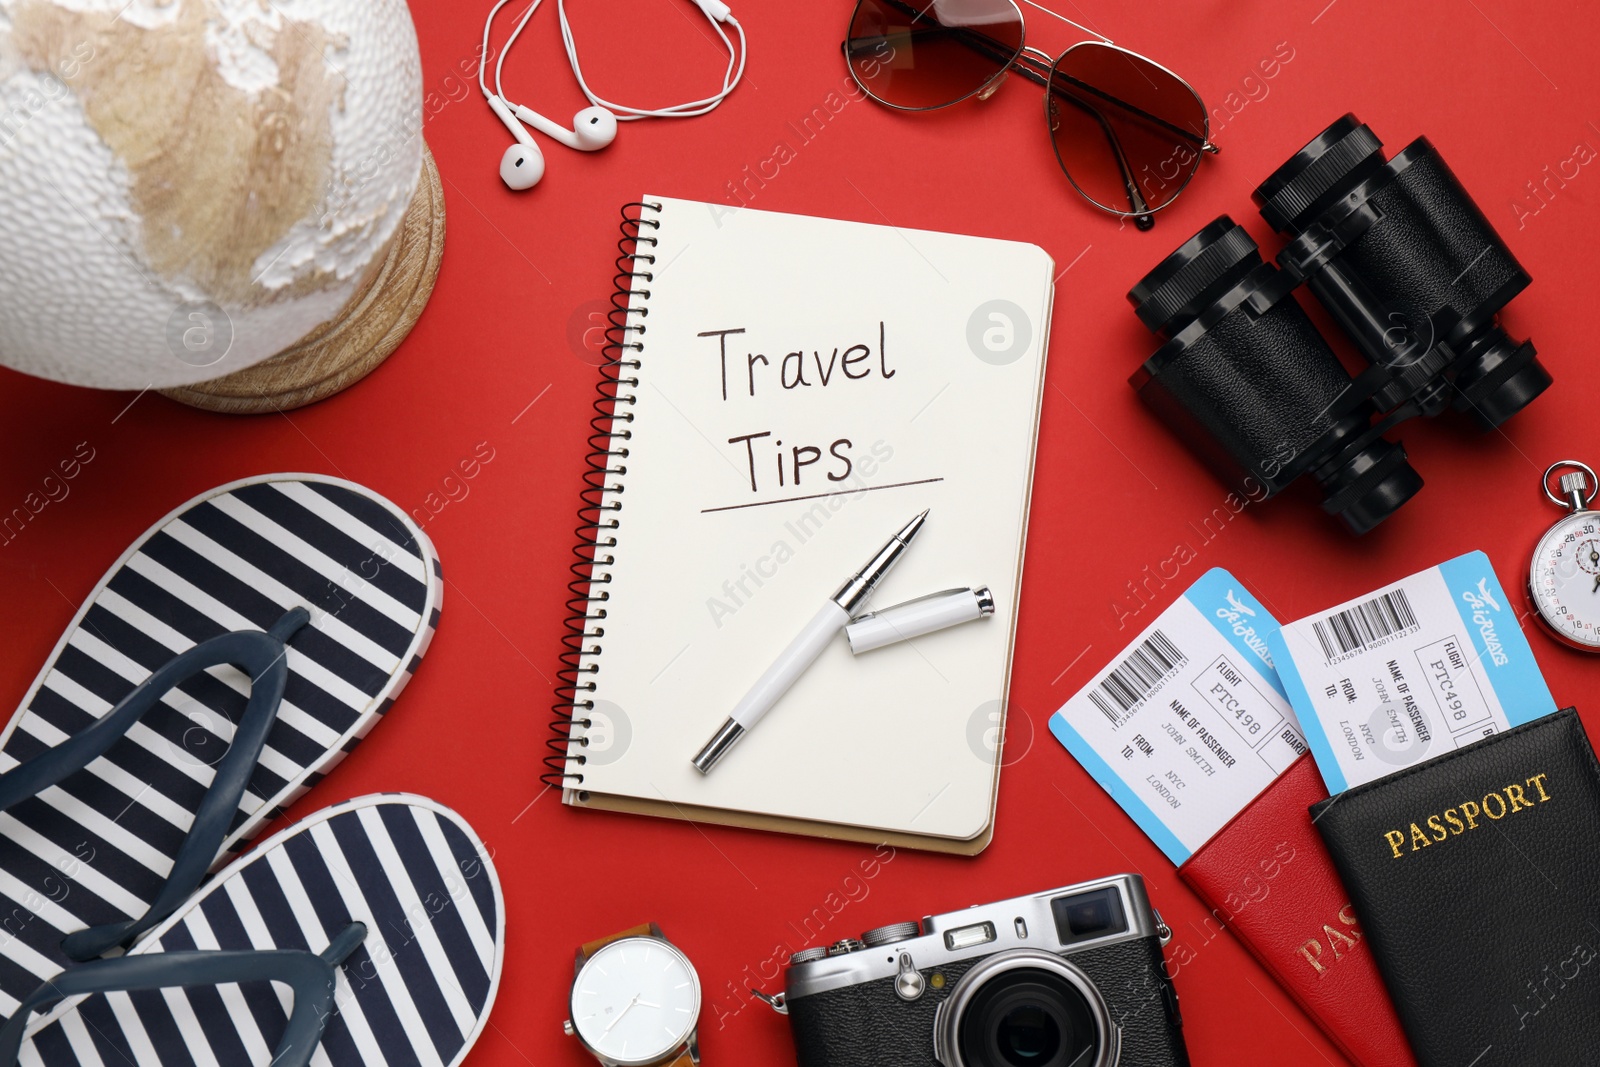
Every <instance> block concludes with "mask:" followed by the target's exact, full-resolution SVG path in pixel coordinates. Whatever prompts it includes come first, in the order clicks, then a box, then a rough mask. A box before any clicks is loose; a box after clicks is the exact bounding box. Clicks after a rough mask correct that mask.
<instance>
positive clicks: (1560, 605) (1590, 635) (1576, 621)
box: [1528, 511, 1600, 652]
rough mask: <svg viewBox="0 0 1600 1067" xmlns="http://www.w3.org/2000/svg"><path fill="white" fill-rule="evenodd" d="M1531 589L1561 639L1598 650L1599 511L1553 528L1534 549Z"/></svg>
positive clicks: (1543, 615)
mask: <svg viewBox="0 0 1600 1067" xmlns="http://www.w3.org/2000/svg"><path fill="white" fill-rule="evenodd" d="M1528 586H1529V589H1530V590H1531V591H1532V593H1533V606H1534V608H1535V609H1536V610H1537V611H1538V612H1539V617H1540V618H1542V619H1543V620H1544V621H1545V623H1546V624H1547V625H1548V626H1549V627H1550V628H1551V629H1552V630H1554V631H1555V633H1556V636H1557V637H1560V638H1561V639H1562V640H1564V641H1566V642H1567V643H1568V644H1571V645H1575V646H1577V647H1578V648H1583V649H1587V650H1589V651H1591V652H1600V512H1597V511H1580V512H1577V513H1575V514H1572V515H1568V516H1567V517H1566V518H1564V519H1562V520H1561V521H1560V522H1558V523H1556V524H1555V525H1554V526H1552V527H1550V530H1549V531H1548V532H1547V533H1546V534H1545V535H1544V537H1542V538H1541V539H1540V540H1539V546H1538V547H1537V548H1535V549H1534V550H1533V566H1532V567H1531V568H1530V573H1529V575H1528Z"/></svg>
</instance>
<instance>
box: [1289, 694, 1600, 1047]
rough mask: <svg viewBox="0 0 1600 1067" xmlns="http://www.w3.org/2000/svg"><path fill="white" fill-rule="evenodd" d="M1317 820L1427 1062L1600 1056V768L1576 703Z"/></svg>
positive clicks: (1315, 813)
mask: <svg viewBox="0 0 1600 1067" xmlns="http://www.w3.org/2000/svg"><path fill="white" fill-rule="evenodd" d="M1311 814H1312V818H1313V820H1314V821H1315V823H1316V825H1317V829H1318V830H1319V831H1321V833H1322V837H1323V840H1324V841H1326V842H1327V845H1328V851H1329V852H1331V853H1332V854H1333V861H1334V865H1335V866H1336V867H1337V868H1338V870H1339V874H1340V876H1341V877H1342V878H1343V880H1344V884H1345V888H1346V889H1348V890H1349V892H1350V895H1351V900H1352V902H1353V903H1354V905H1355V910H1356V915H1357V917H1358V918H1359V919H1360V920H1361V930H1362V935H1361V936H1363V937H1365V938H1367V939H1368V942H1369V945H1370V947H1371V949H1372V953H1373V956H1374V958H1376V960H1377V962H1378V969H1379V970H1380V971H1381V972H1382V974H1383V979H1384V983H1385V984H1386V985H1387V986H1388V989H1389V995H1390V996H1391V997H1392V998H1393V1000H1394V1004H1395V1008H1396V1010H1397V1011H1398V1012H1399V1014H1400V1021H1401V1023H1402V1025H1403V1026H1404V1027H1405V1031H1406V1036H1407V1037H1408V1038H1409V1039H1410V1041H1411V1047H1412V1051H1413V1052H1415V1053H1416V1057H1417V1061H1418V1063H1419V1064H1421V1065H1422V1067H1469V1065H1470V1067H1499V1065H1507V1067H1509V1065H1512V1064H1515V1065H1518V1067H1528V1065H1534V1064H1537V1065H1538V1067H1568V1065H1571V1067H1578V1065H1580V1064H1584V1065H1587V1064H1597V1063H1600V764H1597V763H1596V762H1595V755H1594V749H1593V748H1591V747H1590V745H1589V739H1588V737H1587V736H1585V734H1584V732H1583V725H1582V723H1580V722H1579V720H1578V714H1577V712H1576V711H1575V710H1574V709H1572V708H1568V709H1566V710H1565V711H1561V712H1558V713H1556V714H1554V715H1549V716H1546V717H1545V718H1542V719H1538V720H1536V721H1534V722H1531V723H1527V724H1525V725H1523V726H1519V727H1516V728H1515V729H1512V730H1508V731H1506V732H1505V733H1501V734H1496V735H1494V736H1493V737H1489V738H1486V739H1485V740H1482V741H1479V742H1476V743H1474V744H1471V745H1468V746H1467V747H1465V748H1461V749H1458V750H1457V751H1455V752H1451V753H1448V754H1446V755H1443V756H1439V757H1437V758H1436V759H1432V760H1429V761H1428V762H1427V763H1423V764H1419V765H1418V766H1415V767H1411V768H1408V769H1407V770H1404V771H1400V772H1398V773H1396V774H1392V775H1390V776H1389V777H1387V778H1380V779H1379V780H1377V781H1375V782H1370V783H1368V784H1366V785H1363V786H1358V787H1356V788H1354V789H1350V790H1347V791H1345V792H1344V793H1341V794H1340V795H1338V796H1336V797H1333V798H1330V799H1328V800H1325V801H1322V802H1321V803H1319V804H1317V805H1315V806H1314V807H1312V809H1311Z"/></svg>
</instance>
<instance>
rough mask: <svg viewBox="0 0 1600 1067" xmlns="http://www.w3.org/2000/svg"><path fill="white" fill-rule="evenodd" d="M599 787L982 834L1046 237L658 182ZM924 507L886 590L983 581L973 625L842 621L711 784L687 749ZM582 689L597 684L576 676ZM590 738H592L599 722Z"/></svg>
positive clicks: (1016, 576)
mask: <svg viewBox="0 0 1600 1067" xmlns="http://www.w3.org/2000/svg"><path fill="white" fill-rule="evenodd" d="M644 199H645V200H646V201H649V202H656V203H660V204H662V209H661V211H660V212H659V213H655V212H646V216H647V217H651V218H655V219H658V220H659V222H660V226H659V228H658V229H655V230H651V229H649V228H646V229H645V230H644V233H645V234H646V235H649V236H654V237H656V238H657V239H658V241H659V243H658V244H657V245H656V246H655V247H654V248H647V247H642V248H641V249H640V251H643V252H650V253H653V254H654V255H655V256H656V261H655V263H654V264H652V265H643V266H640V267H639V268H638V269H640V270H648V271H650V272H651V273H652V274H653V278H652V279H651V280H650V281H649V282H645V281H644V280H643V279H640V280H638V281H637V282H636V289H644V288H648V290H649V291H650V296H649V299H648V300H647V301H645V302H644V306H646V307H648V309H649V310H648V316H647V317H645V318H636V319H635V320H634V321H635V322H637V323H640V324H644V325H646V326H647V330H646V333H645V334H644V335H643V336H642V337H640V338H639V340H640V341H641V343H643V345H644V349H643V351H642V352H641V353H638V355H637V358H638V359H639V360H640V362H641V364H642V365H641V367H640V368H639V369H638V370H637V371H635V372H630V373H633V374H636V375H637V377H638V379H639V385H638V386H637V387H636V388H632V389H631V390H625V392H626V391H631V392H632V393H633V394H634V395H635V396H636V401H635V402H634V403H633V404H631V405H624V406H623V407H622V409H621V410H624V411H628V412H630V413H632V414H633V415H634V421H633V422H632V423H631V424H629V425H628V428H629V429H631V431H632V434H633V436H632V438H631V440H629V441H627V442H625V445H626V447H627V448H628V450H629V455H628V457H627V458H626V460H624V461H621V462H624V463H625V465H626V467H627V474H626V475H625V476H623V477H622V478H621V479H620V483H621V484H622V486H623V487H624V491H623V492H622V493H621V494H619V495H617V496H615V497H613V498H612V499H614V500H619V501H621V502H622V504H623V508H622V510H621V511H620V512H618V513H616V515H615V517H616V518H617V519H618V521H619V522H620V526H619V528H618V529H617V530H616V532H615V536H616V538H617V542H618V543H617V546H616V548H615V549H614V550H608V551H609V552H610V553H611V554H612V555H614V557H615V563H614V565H612V566H611V567H610V568H609V571H610V573H611V581H610V583H609V584H608V585H607V586H606V587H605V588H606V589H607V591H608V592H609V593H610V599H609V601H608V602H607V603H606V604H605V605H604V607H605V608H606V612H607V618H606V619H605V620H604V622H603V626H604V629H605V635H604V637H603V638H602V639H598V640H597V641H596V642H595V643H596V644H598V645H600V646H601V647H602V649H603V651H602V653H601V654H600V655H599V656H597V657H594V658H593V660H592V661H589V662H592V663H594V664H596V665H598V667H599V671H598V673H597V674H596V675H594V676H593V680H594V681H595V682H596V685H597V688H596V690H595V692H594V693H593V694H592V696H593V699H594V700H595V702H596V708H595V712H594V714H593V716H592V717H593V719H594V721H595V722H596V724H597V725H596V726H594V727H592V728H591V729H592V731H593V732H594V733H595V734H596V736H595V738H594V741H595V743H594V744H592V745H591V746H589V748H588V749H587V750H583V749H577V748H574V749H573V750H572V751H573V753H574V754H576V753H577V752H579V751H582V752H584V754H585V755H586V756H587V762H586V764H585V765H584V766H583V767H581V768H578V767H575V766H574V767H573V769H574V770H580V771H581V773H582V774H583V783H582V788H583V789H585V790H589V791H595V792H600V793H610V794H616V795H622V796H633V797H639V798H643V799H647V800H655V801H669V802H672V803H675V804H695V805H707V806H711V807H718V808H726V809H731V810H737V811H744V812H759V813H764V814H770V815H776V816H783V817H789V818H799V819H808V820H822V821H827V822H836V823H844V824H851V825H856V826H866V827H873V828H880V829H891V830H898V831H903V832H908V833H916V834H927V835H934V836H942V837H949V838H956V839H969V838H972V837H975V836H977V835H978V834H980V833H981V832H982V831H983V830H984V829H985V828H986V826H987V825H988V824H989V822H990V820H991V814H992V810H993V803H994V794H995V786H996V781H997V766H996V759H995V752H994V747H993V740H994V737H995V731H996V730H997V729H998V727H999V725H1000V718H999V715H1000V711H1001V708H1002V707H1003V700H1004V697H1005V693H1006V686H1007V679H1008V676H1009V668H1010V664H1009V658H1010V650H1011V641H1012V632H1013V626H1014V620H1015V618H1016V610H1017V593H1018V588H1019V584H1020V576H1021V574H1020V572H1021V562H1022V561H1021V551H1020V550H1021V546H1022V541H1023V535H1024V532H1025V529H1026V523H1027V503H1028V494H1029V489H1030V484H1031V480H1032V466H1033V451H1034V440H1035V434H1036V426H1037V420H1038V411H1039V400H1040V390H1041V386H1042V383H1043V374H1044V351H1045V342H1046V334H1047V331H1048V327H1049V321H1050V305H1051V299H1052V294H1053V287H1052V273H1053V271H1052V264H1051V262H1050V259H1049V257H1048V256H1047V255H1046V254H1045V253H1044V251H1043V250H1042V249H1040V248H1038V247H1036V246H1033V245H1028V244H1021V243H1015V242H1005V241H996V240H988V239H979V238H972V237H963V236H954V235H948V234H940V233H932V232H925V231H915V230H901V229H895V228H891V227H887V226H872V225H864V224H860V223H847V222H838V221H832V220H825V219H815V218H808V217H803V216H793V215H782V214H776V213H771V212H763V211H754V210H750V209H738V210H735V209H732V208H729V207H726V206H723V205H708V204H701V203H696V202H692V201H683V200H674V199H671V198H666V197H655V196H646V197H644ZM924 508H928V509H930V514H929V516H928V521H927V524H926V525H925V527H924V528H923V530H922V532H921V533H920V535H919V536H918V538H917V539H916V541H915V542H914V543H913V544H912V546H911V548H910V549H909V550H908V551H907V552H906V554H905V555H904V556H903V557H902V559H901V561H900V562H899V564H898V565H897V566H896V568H895V569H894V570H893V571H892V572H891V573H890V575H889V577H888V578H887V579H886V580H885V581H884V582H883V584H882V585H881V586H880V587H879V588H878V590H877V592H876V593H875V594H874V596H873V598H872V599H871V600H870V601H869V602H868V605H867V607H868V609H870V608H871V607H873V606H877V607H886V606H889V605H892V604H895V603H898V602H900V601H903V600H908V599H911V598H912V597H916V596H921V595H923V594H925V593H930V592H933V591H935V590H940V589H946V588H951V587H955V586H963V585H971V586H978V585H988V586H990V587H991V588H992V589H993V591H994V594H995V598H996V601H997V606H996V612H995V614H994V615H993V616H991V617H989V618H986V619H982V620H979V621H977V622H973V623H969V624H966V625H962V626H958V627H954V628H952V629H948V630H945V631H941V632H939V633H934V634H929V635H927V636H925V637H920V638H917V639H915V640H913V641H908V642H904V643H902V644H898V645H892V646H889V647H886V648H882V649H879V650H876V651H873V652H869V653H864V654H862V655H860V656H852V654H851V653H850V650H849V647H848V645H847V644H846V642H845V639H844V636H843V634H842V633H841V634H840V635H839V637H838V638H837V639H836V640H835V641H834V642H833V643H831V644H830V645H829V646H828V648H827V649H826V650H825V651H824V652H823V654H822V655H821V657H820V658H819V659H818V660H817V662H816V663H815V664H814V665H813V666H812V667H811V669H810V670H809V671H808V672H807V673H806V674H805V675H804V676H803V677H802V678H801V679H800V680H799V682H797V683H796V684H795V686H794V687H793V688H792V689H790V690H789V692H788V694H787V695H786V696H785V697H784V698H783V699H782V700H781V701H780V702H779V703H778V704H777V705H776V706H775V707H774V708H773V709H772V711H771V712H770V713H769V714H768V715H767V717H766V718H765V719H764V720H762V721H761V722H760V723H759V724H758V725H757V726H755V727H754V728H753V729H751V730H750V731H749V732H748V733H746V734H745V736H744V738H743V739H742V740H741V741H740V742H739V743H738V745H737V746H736V747H735V748H734V749H733V750H732V751H731V752H730V753H728V755H727V756H726V757H725V758H724V759H723V760H722V762H721V763H719V764H718V765H717V766H716V767H715V769H714V770H713V771H712V772H711V774H709V775H707V776H702V775H701V774H699V773H698V772H697V771H695V770H694V769H693V768H692V767H691V766H690V762H689V761H690V758H691V757H692V756H693V755H694V754H695V752H696V751H697V750H698V749H699V748H700V746H701V745H702V744H703V743H704V742H705V741H706V740H707V739H708V738H709V737H710V736H711V735H712V734H713V733H714V732H715V731H716V730H717V728H718V727H719V726H720V725H721V724H722V722H723V720H724V719H725V717H726V716H727V714H728V712H729V711H730V710H731V709H732V708H733V706H734V705H735V704H736V703H737V702H738V700H739V698H740V697H741V696H743V694H744V693H745V691H746V690H747V689H748V688H749V687H750V685H751V684H752V683H753V682H754V681H755V680H756V678H758V677H759V676H760V675H761V673H762V672H763V671H764V670H765V669H766V668H767V666H768V665H769V664H770V663H771V662H772V661H773V660H774V659H775V658H776V657H777V656H778V655H779V654H780V653H781V652H782V651H783V650H784V649H785V648H786V647H787V646H788V644H789V642H790V641H791V639H793V637H794V636H795V635H796V634H797V633H798V632H799V631H800V629H801V628H802V627H803V626H804V625H805V623H806V622H807V621H808V620H809V619H810V618H811V617H812V616H813V615H814V614H815V613H816V611H817V609H818V608H819V607H820V606H821V605H822V603H823V602H824V600H825V599H826V598H828V597H829V596H831V595H832V594H833V593H834V591H835V590H836V589H837V588H838V586H839V585H840V584H841V583H842V582H843V581H845V580H846V579H848V578H849V577H850V576H851V575H853V574H854V573H855V572H856V571H857V570H858V569H859V568H860V567H861V566H862V565H863V564H865V563H866V562H867V560H868V559H869V558H870V557H871V556H872V555H873V553H875V552H876V551H877V549H878V548H879V547H880V546H881V545H882V544H883V543H884V541H885V540H887V539H888V538H889V536H890V535H892V534H893V533H894V532H895V531H896V530H898V529H899V528H900V527H901V526H903V525H904V524H905V523H906V522H907V521H908V520H909V519H910V518H911V517H912V516H913V515H915V514H916V513H918V512H919V511H921V510H922V509H924ZM585 677H589V676H585ZM583 732H584V731H583V730H582V729H581V728H575V730H574V734H575V735H577V736H581V735H582V734H583Z"/></svg>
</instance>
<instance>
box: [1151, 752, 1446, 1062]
mask: <svg viewBox="0 0 1600 1067" xmlns="http://www.w3.org/2000/svg"><path fill="white" fill-rule="evenodd" d="M1327 796H1328V789H1327V787H1326V786H1325V785H1323V784H1322V776H1321V775H1319V774H1318V773H1317V766H1316V764H1315V763H1313V762H1312V759H1311V756H1310V755H1305V756H1301V757H1300V758H1299V759H1298V760H1296V761H1295V763H1294V764H1293V765H1292V766H1290V768H1289V769H1288V770H1287V771H1284V772H1283V774H1281V775H1279V776H1278V777H1277V779H1276V780H1274V781H1273V783H1272V784H1271V785H1269V786H1268V787H1267V788H1266V789H1265V790H1263V791H1262V792H1261V794H1260V795H1259V796H1257V797H1256V798H1255V800H1253V801H1251V802H1250V803H1249V804H1248V805H1246V807H1245V808H1244V810H1243V811H1241V812H1239V814H1238V815H1236V816H1234V817H1233V820H1232V821H1231V822H1229V823H1228V824H1227V825H1226V826H1224V827H1223V828H1222V829H1221V830H1219V831H1218V832H1217V833H1216V835H1215V836H1213V837H1212V838H1211V839H1210V840H1208V841H1207V842H1206V843H1205V844H1204V845H1202V846H1200V848H1199V850H1198V851H1196V852H1195V853H1194V855H1193V856H1191V857H1190V858H1189V861H1188V862H1187V863H1185V864H1184V865H1183V866H1181V867H1179V868H1178V874H1179V875H1180V876H1181V877H1182V878H1183V880H1184V881H1185V882H1187V883H1188V885H1189V887H1190V888H1191V889H1193V890H1194V891H1195V892H1196V893H1198V894H1199V895H1200V897H1201V898H1202V899H1204V900H1205V902H1206V903H1207V904H1208V905H1209V906H1210V907H1211V914H1212V916H1213V917H1214V918H1215V919H1216V921H1217V923H1218V925H1220V926H1224V927H1227V928H1228V929H1231V930H1232V931H1233V933H1234V936H1236V937H1238V938H1239V940H1240V941H1242V942H1244V945H1245V947H1246V948H1248V949H1249V950H1250V952H1251V954H1252V955H1254V956H1255V958H1256V959H1258V960H1260V961H1261V965H1262V966H1263V967H1265V968H1266V969H1267V970H1268V971H1270V972H1271V973H1272V977H1273V978H1275V979H1277V982H1278V984H1279V985H1281V986H1282V987H1283V988H1284V989H1286V990H1288V992H1289V994H1290V995H1291V996H1293V997H1294V999H1295V1001H1296V1002H1297V1003H1298V1004H1299V1005H1300V1007H1301V1008H1303V1009H1305V1012H1306V1014H1307V1015H1309V1016H1311V1018H1312V1019H1314V1020H1316V1023H1317V1025H1318V1026H1320V1027H1321V1028H1322V1031H1323V1033H1325V1034H1327V1035H1328V1037H1329V1038H1331V1039H1332V1040H1333V1043H1334V1044H1336V1045H1338V1046H1339V1050H1340V1051H1341V1052H1343V1053H1344V1054H1345V1055H1346V1056H1348V1057H1349V1058H1350V1059H1351V1061H1353V1062H1354V1063H1357V1064H1360V1065H1361V1067H1416V1060H1415V1059H1414V1058H1412V1055H1411V1050H1410V1047H1409V1046H1408V1045H1407V1044H1406V1039H1405V1034H1404V1033H1403V1032H1402V1031H1401V1029H1400V1019H1399V1017H1398V1016H1396V1015H1395V1011H1394V1006H1393V1005H1392V1004H1391V1003H1390V1002H1389V994H1388V991H1387V990H1386V989H1385V988H1384V985H1383V980H1382V979H1381V978H1380V977H1379V976H1378V968H1377V964H1376V963H1374V962H1373V958H1372V953H1371V952H1370V951H1369V950H1368V947H1367V939H1366V935H1365V934H1364V933H1363V932H1362V930H1361V928H1360V926H1359V925H1358V924H1357V923H1356V918H1355V912H1354V909H1352V908H1351V906H1350V895H1349V894H1348V893H1346V892H1345V889H1344V886H1343V884H1342V883H1341V882H1340V881H1339V876H1338V874H1337V873H1336V872H1335V871H1334V867H1333V861H1332V859H1331V858H1330V857H1329V856H1328V851H1327V849H1326V848H1324V847H1323V844H1322V838H1321V837H1320V836H1319V835H1318V834H1317V830H1316V827H1315V826H1313V825H1312V823H1311V813H1310V812H1309V811H1308V810H1307V809H1308V808H1309V807H1310V806H1311V805H1312V804H1315V803H1317V802H1318V801H1320V800H1325V799H1327Z"/></svg>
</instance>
